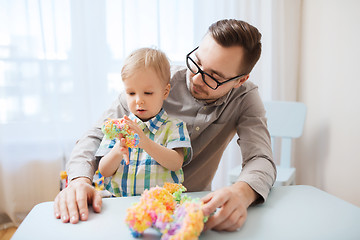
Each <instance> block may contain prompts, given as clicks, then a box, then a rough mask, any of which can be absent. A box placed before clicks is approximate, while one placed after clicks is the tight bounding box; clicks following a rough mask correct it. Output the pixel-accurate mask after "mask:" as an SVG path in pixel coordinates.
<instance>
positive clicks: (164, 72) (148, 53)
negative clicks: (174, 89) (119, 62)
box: [121, 48, 170, 84]
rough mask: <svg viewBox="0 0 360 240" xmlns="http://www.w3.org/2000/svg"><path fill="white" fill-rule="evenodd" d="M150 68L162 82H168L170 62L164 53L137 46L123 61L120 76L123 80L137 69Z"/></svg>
mask: <svg viewBox="0 0 360 240" xmlns="http://www.w3.org/2000/svg"><path fill="white" fill-rule="evenodd" d="M145 68H151V69H153V70H154V71H155V73H156V74H157V76H158V77H159V78H160V79H161V81H162V82H163V83H164V84H168V83H169V82H170V63H169V60H168V58H167V57H166V54H165V53H164V52H162V51H161V50H158V49H154V48H139V49H137V50H135V51H133V52H132V53H131V54H130V55H129V56H128V57H127V58H126V59H125V61H124V65H123V67H122V69H121V78H122V80H123V81H125V80H126V79H127V78H129V77H131V76H132V75H133V74H135V73H136V72H137V71H141V70H142V69H145Z"/></svg>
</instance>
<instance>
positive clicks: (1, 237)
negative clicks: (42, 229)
mask: <svg viewBox="0 0 360 240" xmlns="http://www.w3.org/2000/svg"><path fill="white" fill-rule="evenodd" d="M16 229H17V228H16V227H9V228H7V229H3V230H0V240H10V239H11V237H12V235H14V233H15V231H16Z"/></svg>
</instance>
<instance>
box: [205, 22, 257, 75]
mask: <svg viewBox="0 0 360 240" xmlns="http://www.w3.org/2000/svg"><path fill="white" fill-rule="evenodd" d="M208 33H210V35H211V36H212V37H213V38H214V39H215V41H216V42H217V43H218V44H220V45H221V46H223V47H232V46H241V47H243V49H244V59H243V60H244V64H245V65H244V66H241V68H242V69H241V70H242V71H244V72H243V73H245V74H248V73H250V72H251V70H252V69H253V67H254V66H255V64H256V62H257V61H258V60H259V58H260V55H261V33H260V32H259V30H258V29H257V28H256V27H254V26H252V25H250V24H249V23H247V22H244V21H241V20H236V19H224V20H220V21H217V22H215V23H213V24H212V25H211V26H210V27H209V30H208Z"/></svg>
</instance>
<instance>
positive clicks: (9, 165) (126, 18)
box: [0, 0, 300, 225]
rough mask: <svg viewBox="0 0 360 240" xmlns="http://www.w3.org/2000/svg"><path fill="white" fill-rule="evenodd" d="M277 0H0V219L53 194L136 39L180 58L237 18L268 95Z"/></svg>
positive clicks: (116, 85)
mask: <svg viewBox="0 0 360 240" xmlns="http://www.w3.org/2000/svg"><path fill="white" fill-rule="evenodd" d="M299 1H300V0H299ZM284 2H285V1H275V2H274V1H267V0H255V1H254V0H244V1H236V0H225V1H216V0H211V1H209V0H206V1H205V0H201V1H199V0H178V1H175V0H123V1H117V0H106V1H96V0H76V1H75V0H74V1H71V0H1V1H0V224H7V223H8V222H11V223H12V224H15V225H18V224H19V223H20V222H21V221H22V220H23V218H24V217H25V216H26V214H27V213H28V212H29V211H30V210H31V208H32V207H33V206H34V205H36V204H38V203H40V202H44V201H52V200H53V199H54V197H55V196H56V194H57V193H58V191H59V172H60V170H62V169H64V165H65V161H66V159H67V157H68V155H69V153H70V151H71V149H72V147H73V145H74V143H75V142H76V140H77V139H78V138H79V137H80V136H81V135H82V134H83V133H84V132H85V130H86V129H88V128H89V127H91V126H92V124H94V122H95V121H96V120H97V119H98V118H99V116H100V115H101V113H102V112H103V111H104V110H105V109H107V108H108V106H109V105H110V103H111V102H112V101H113V100H114V98H115V97H116V96H117V94H118V93H119V91H120V90H121V87H122V86H121V81H120V70H121V66H122V60H123V58H124V57H125V56H127V55H128V54H129V53H130V52H131V51H132V50H134V49H136V48H139V47H144V46H157V47H159V48H160V49H162V50H164V51H165V52H166V53H167V55H168V57H169V58H170V59H171V60H172V63H173V64H184V59H185V55H186V53H188V52H189V51H190V50H192V49H193V48H194V47H195V46H196V45H198V44H199V42H200V40H201V38H202V36H203V34H204V33H205V32H206V30H207V28H208V26H209V25H210V24H211V23H213V22H215V21H216V20H219V19H222V18H237V19H243V20H245V21H248V22H250V23H252V24H253V25H255V26H257V27H258V28H259V30H260V31H261V32H262V34H263V55H262V57H261V60H260V62H259V63H258V65H257V66H256V67H255V69H254V72H253V74H252V75H251V78H250V79H251V81H253V82H255V83H256V84H258V85H259V87H260V88H259V89H260V92H261V94H262V96H263V98H264V99H271V98H272V97H273V96H272V92H273V90H274V89H273V86H276V85H274V82H277V81H278V80H277V79H274V76H275V73H274V71H277V70H278V69H276V68H274V66H275V63H274V60H277V59H276V56H277V55H276V54H277V49H274V45H276V44H274V42H276V41H278V36H279V34H278V32H276V31H281V30H282V29H279V28H278V27H276V26H274V24H275V23H276V24H278V22H276V21H274V9H275V7H276V6H279V5H280V6H282V5H285V4H284ZM281 11H285V10H284V9H280V12H281ZM274 30H276V31H274ZM285 40H287V39H285ZM234 154H236V155H238V154H239V150H238V147H236V145H234V144H232V145H231V147H230V148H229V149H228V150H227V151H226V153H225V155H224V159H223V160H224V161H223V162H224V164H222V165H221V166H220V170H221V171H219V174H218V175H217V177H216V180H215V182H216V184H217V186H218V187H219V186H223V185H225V184H226V177H225V176H226V171H227V169H228V168H229V166H232V165H236V164H238V163H239V162H234V161H233V159H234V157H233V155H234ZM224 166H225V167H224ZM215 187H216V186H215Z"/></svg>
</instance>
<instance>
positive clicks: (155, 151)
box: [139, 134, 184, 171]
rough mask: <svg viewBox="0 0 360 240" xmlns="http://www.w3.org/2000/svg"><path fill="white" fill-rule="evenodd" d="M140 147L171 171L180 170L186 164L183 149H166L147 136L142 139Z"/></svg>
mask: <svg viewBox="0 0 360 240" xmlns="http://www.w3.org/2000/svg"><path fill="white" fill-rule="evenodd" d="M139 147H140V148H142V149H144V150H145V151H146V152H147V153H148V154H149V155H150V156H151V157H152V158H154V159H155V160H156V162H158V163H159V164H160V165H161V166H163V167H165V168H167V169H169V170H171V171H177V170H179V169H180V168H181V167H182V164H183V162H184V154H183V151H182V148H175V149H169V148H166V147H164V146H161V145H160V144H158V143H156V142H154V141H152V140H151V139H149V138H148V137H147V136H146V135H145V134H143V136H141V137H140V142H139Z"/></svg>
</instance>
